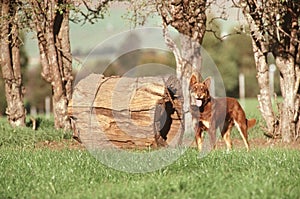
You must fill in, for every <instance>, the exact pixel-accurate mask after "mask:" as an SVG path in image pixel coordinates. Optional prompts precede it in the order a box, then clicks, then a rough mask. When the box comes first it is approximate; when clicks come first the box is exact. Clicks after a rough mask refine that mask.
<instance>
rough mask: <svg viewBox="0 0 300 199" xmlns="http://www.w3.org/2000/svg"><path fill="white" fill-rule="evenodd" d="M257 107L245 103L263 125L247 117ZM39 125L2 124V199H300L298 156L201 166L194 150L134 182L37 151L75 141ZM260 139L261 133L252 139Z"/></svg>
mask: <svg viewBox="0 0 300 199" xmlns="http://www.w3.org/2000/svg"><path fill="white" fill-rule="evenodd" d="M254 103H256V101H255V100H253V101H251V100H250V101H248V100H247V101H246V104H247V106H246V108H245V109H246V113H247V115H249V117H251V116H255V117H256V118H257V119H259V118H260V116H259V114H258V112H257V109H253V108H249V109H247V107H249V106H255V105H253V104H254ZM38 121H39V124H40V125H39V128H38V130H37V131H33V130H32V129H31V128H30V127H26V128H17V129H13V128H11V127H10V126H9V125H8V124H7V123H6V121H5V119H0V143H1V145H0V168H1V169H0V198H143V199H148V198H300V183H299V182H300V175H299V173H300V164H299V162H300V155H299V151H298V150H291V149H281V148H276V147H273V148H265V149H264V148H256V149H252V150H251V151H250V152H249V153H247V152H246V151H245V149H244V148H242V149H237V150H233V151H231V152H229V153H226V152H225V149H223V148H222V149H218V150H215V151H213V152H211V153H209V154H208V155H207V156H205V157H203V158H200V156H199V154H198V152H197V151H196V150H195V149H188V150H187V151H186V153H185V154H184V155H182V156H181V157H180V158H179V159H178V160H177V161H175V162H174V163H173V164H171V165H169V166H166V167H163V168H161V169H159V170H156V171H154V172H149V173H144V174H141V173H140V174H132V173H126V172H121V171H117V170H114V169H112V168H109V167H107V166H105V165H103V164H101V163H100V162H99V161H98V160H97V159H96V158H95V157H93V156H92V155H91V154H90V153H89V152H88V151H86V150H79V149H77V150H74V149H73V150H70V149H67V148H61V149H59V150H55V149H50V148H45V147H43V148H36V147H35V145H36V143H38V142H41V141H44V140H49V141H60V140H62V139H65V138H70V132H68V133H64V132H62V131H57V130H54V128H53V121H52V120H47V119H44V118H38ZM253 131H257V132H253ZM262 133H263V132H262V130H260V129H259V127H255V128H254V129H253V130H252V132H251V134H250V135H251V136H256V135H259V134H262ZM146 152H147V151H145V153H146ZM118 155H119V156H121V155H122V154H116V155H115V156H114V158H116V159H118Z"/></svg>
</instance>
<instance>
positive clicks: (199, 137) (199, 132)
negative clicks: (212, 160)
mask: <svg viewBox="0 0 300 199" xmlns="http://www.w3.org/2000/svg"><path fill="white" fill-rule="evenodd" d="M195 139H196V145H197V148H198V151H201V150H202V144H203V133H202V128H201V127H200V126H199V124H198V125H197V126H196V130H195Z"/></svg>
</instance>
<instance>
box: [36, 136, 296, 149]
mask: <svg viewBox="0 0 300 199" xmlns="http://www.w3.org/2000/svg"><path fill="white" fill-rule="evenodd" d="M232 144H233V148H235V149H239V148H245V145H244V142H243V140H242V139H232ZM249 144H250V148H251V149H255V148H286V149H296V150H300V139H298V140H297V141H294V142H291V143H283V142H282V141H281V140H280V139H269V138H253V139H250V140H249ZM36 148H49V149H53V150H62V149H73V150H85V149H86V148H85V146H84V144H82V143H79V142H78V141H76V140H74V139H64V140H62V141H44V142H39V143H37V144H36ZM217 149H224V150H225V149H226V145H225V143H224V141H223V140H222V139H219V140H218V142H217Z"/></svg>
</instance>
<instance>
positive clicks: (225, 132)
mask: <svg viewBox="0 0 300 199" xmlns="http://www.w3.org/2000/svg"><path fill="white" fill-rule="evenodd" d="M232 127H233V123H232V122H230V123H228V124H226V126H224V127H223V130H222V132H221V135H222V137H223V139H224V141H225V144H226V147H227V151H229V150H231V149H232V142H231V139H230V132H231V129H232Z"/></svg>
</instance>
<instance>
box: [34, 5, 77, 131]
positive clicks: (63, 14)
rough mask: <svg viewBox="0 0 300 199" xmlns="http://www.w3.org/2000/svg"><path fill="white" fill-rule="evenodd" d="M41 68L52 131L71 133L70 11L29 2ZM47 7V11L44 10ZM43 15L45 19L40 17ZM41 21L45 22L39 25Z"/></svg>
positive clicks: (55, 6)
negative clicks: (48, 90) (50, 106)
mask: <svg viewBox="0 0 300 199" xmlns="http://www.w3.org/2000/svg"><path fill="white" fill-rule="evenodd" d="M31 3H32V7H33V9H34V17H35V18H34V20H35V21H34V22H35V28H36V31H37V38H38V43H39V50H40V59H41V64H42V68H43V70H42V76H43V78H44V79H45V80H46V81H48V82H49V83H51V85H52V90H53V96H52V103H53V114H54V125H55V128H57V129H58V128H62V129H65V130H67V129H70V128H71V121H70V118H69V116H68V114H67V107H68V102H69V100H70V98H71V92H72V83H71V82H72V79H73V78H72V56H71V50H70V41H69V10H68V9H62V11H60V10H58V8H57V7H60V6H62V5H63V4H66V2H65V1H58V2H53V1H49V2H46V3H45V4H44V3H43V2H38V1H32V2H31ZM46 7H48V9H47V11H45V10H44V8H46ZM41 13H43V14H44V15H41ZM41 21H44V25H43V23H41Z"/></svg>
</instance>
